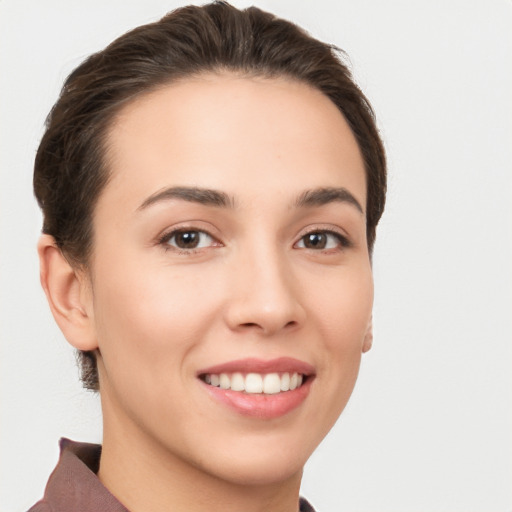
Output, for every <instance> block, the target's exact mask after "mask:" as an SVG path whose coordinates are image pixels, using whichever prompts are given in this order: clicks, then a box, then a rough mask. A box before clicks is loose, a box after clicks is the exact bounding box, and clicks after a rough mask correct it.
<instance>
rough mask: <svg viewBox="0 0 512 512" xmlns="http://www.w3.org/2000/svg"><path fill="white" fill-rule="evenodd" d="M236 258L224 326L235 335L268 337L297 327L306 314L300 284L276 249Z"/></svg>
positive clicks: (251, 252) (287, 262) (283, 255)
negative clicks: (250, 333) (252, 334)
mask: <svg viewBox="0 0 512 512" xmlns="http://www.w3.org/2000/svg"><path fill="white" fill-rule="evenodd" d="M249 252H250V254H241V255H239V259H240V261H237V263H236V265H235V266H236V269H235V268H233V269H232V270H233V272H232V273H231V277H230V279H229V282H230V293H229V303H228V304H227V307H226V309H225V318H226V322H227V324H228V325H229V327H230V328H231V329H232V330H235V331H253V332H255V333H258V334H259V335H262V336H271V335H273V334H276V333H278V332H280V331H283V330H286V331H290V330H293V329H296V328H297V327H299V326H301V325H302V324H303V322H304V319H305V316H306V313H305V309H304V307H303V305H302V302H301V291H300V283H299V281H298V280H297V279H296V276H294V273H293V270H292V268H291V265H290V262H289V261H288V260H287V258H286V255H285V254H280V252H279V250H278V249H275V248H274V249H271V248H266V249H265V248H264V249H260V250H257V251H249Z"/></svg>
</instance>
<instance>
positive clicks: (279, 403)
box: [197, 357, 315, 419]
mask: <svg viewBox="0 0 512 512" xmlns="http://www.w3.org/2000/svg"><path fill="white" fill-rule="evenodd" d="M234 372H240V373H243V374H244V373H284V372H290V373H293V372H297V373H301V374H303V375H304V376H306V377H307V378H306V380H305V382H304V383H303V384H302V385H301V386H300V387H298V388H296V389H294V390H293V391H285V392H281V393H276V394H273V395H266V394H263V393H262V394H252V393H245V392H240V391H233V390H231V389H221V388H219V387H216V386H210V385H209V384H206V382H204V381H203V380H201V379H198V381H199V383H200V384H201V385H202V386H203V389H204V390H205V391H206V392H207V393H208V395H209V396H210V397H211V398H212V399H213V400H214V401H215V402H217V403H220V404H222V405H224V406H227V407H228V408H229V409H231V410H232V411H234V412H235V413H237V414H240V415H242V416H249V417H252V418H260V419H273V418H279V417H282V416H285V415H286V414H288V413H290V412H291V411H293V410H294V409H296V408H298V407H299V406H300V405H301V404H302V403H303V402H304V401H305V400H306V398H307V396H308V395H309V392H310V389H311V384H312V382H313V380H314V376H315V369H314V367H313V366H311V365H310V364H308V363H306V362H304V361H299V360H298V359H294V358H290V357H280V358H278V359H272V360H269V361H265V360H261V359H254V358H249V359H239V360H237V361H229V362H227V363H222V364H219V365H215V366H211V367H208V368H204V369H202V370H200V371H199V372H197V376H198V377H199V376H201V375H204V374H208V373H209V374H212V373H213V374H220V373H234Z"/></svg>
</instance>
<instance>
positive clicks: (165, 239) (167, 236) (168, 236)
mask: <svg viewBox="0 0 512 512" xmlns="http://www.w3.org/2000/svg"><path fill="white" fill-rule="evenodd" d="M181 233H200V235H206V236H207V237H209V238H211V240H212V241H213V242H214V243H213V244H212V246H213V247H215V246H221V245H222V244H221V243H220V242H219V241H218V240H217V239H216V238H215V237H214V236H213V235H210V233H208V232H207V231H205V230H204V229H197V228H192V227H191V228H179V229H174V230H172V231H169V232H167V233H164V234H163V235H162V236H161V237H160V238H159V239H158V244H159V245H161V246H162V247H163V248H164V250H165V251H174V252H177V253H178V254H195V253H197V252H200V251H201V250H203V249H204V247H199V248H195V247H191V248H188V249H186V248H185V249H184V248H180V247H175V246H172V245H170V244H169V242H170V241H171V240H172V239H173V238H174V237H176V236H177V235H179V234H181Z"/></svg>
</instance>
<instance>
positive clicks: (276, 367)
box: [197, 357, 315, 376]
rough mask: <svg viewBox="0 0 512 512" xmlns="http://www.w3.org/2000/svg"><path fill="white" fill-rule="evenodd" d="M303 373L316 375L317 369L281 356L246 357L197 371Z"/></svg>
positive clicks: (203, 373) (209, 372)
mask: <svg viewBox="0 0 512 512" xmlns="http://www.w3.org/2000/svg"><path fill="white" fill-rule="evenodd" d="M235 372H240V373H285V372H289V373H293V372H296V373H301V374H303V375H314V374H315V369H314V367H313V366H312V365H310V364H309V363H306V362H304V361H300V360H299V359H294V358H293V357H279V358H277V359H269V360H264V359H257V358H246V359H237V360H235V361H228V362H225V363H221V364H216V365H214V366H210V367H208V368H204V369H202V370H199V371H198V372H197V375H198V376H199V375H205V374H215V375H217V374H220V373H235Z"/></svg>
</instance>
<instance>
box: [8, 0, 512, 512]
mask: <svg viewBox="0 0 512 512" xmlns="http://www.w3.org/2000/svg"><path fill="white" fill-rule="evenodd" d="M233 3H234V4H235V5H237V6H246V5H249V3H252V2H246V1H234V2H233ZM254 3H256V5H258V6H260V7H262V8H264V9H267V10H270V11H273V12H275V13H276V14H278V15H281V16H283V17H286V18H288V19H291V20H293V21H296V22H297V23H299V24H300V25H302V26H304V27H305V28H307V29H308V30H309V31H310V32H311V33H312V34H313V35H314V36H316V37H318V38H320V39H322V40H325V41H329V42H332V43H335V44H336V45H338V46H339V47H341V48H343V49H344V50H346V51H347V53H348V55H349V56H350V60H351V66H352V69H353V71H354V74H355V76H356V79H357V81H358V83H359V84H360V85H361V87H362V88H363V90H364V91H365V92H366V94H367V95H368V97H369V98H370V100H371V102H372V103H373V105H374V107H375V110H376V112H377V116H378V122H379V126H380V129H381V131H382V135H383V138H384V140H385V143H386V147H387V151H388V157H389V174H390V178H389V197H388V205H387V210H386V212H385V215H384V218H383V221H382V225H381V227H380V230H379V232H378V237H377V245H376V252H375V258H374V270H375V283H376V302H375V313H374V323H375V342H374V347H373V349H372V350H371V351H370V353H368V354H366V355H365V356H364V358H363V364H362V368H361V373H360V377H359V381H358V384H357V386H356V390H355V392H354V395H353V397H352V399H351V402H350V403H349V405H348V407H347V409H346V410H345V412H344V413H343V415H342V417H341V419H340V420H339V422H338V423H337V425H336V427H335V428H334V429H333V431H332V432H331V433H330V435H329V436H328V437H327V439H326V440H325V441H324V442H323V444H322V445H321V446H320V447H319V449H318V450H317V452H316V453H315V454H314V455H313V457H312V458H311V460H310V462H309V463H308V465H307V467H306V470H305V476H304V480H303V489H302V493H303V495H305V496H306V497H308V498H309V499H310V501H311V502H312V503H313V504H314V505H315V506H316V507H317V509H318V510H319V512H328V511H331V512H333V511H350V512H363V511H366V512H370V511H371V512H405V511H407V512H414V511H418V512H441V511H449V512H472V511H475V512H510V511H511V510H512V490H511V487H512V438H511V435H512V434H511V433H512V413H511V409H512V408H511V398H512V372H511V369H512V368H511V363H512V348H511V341H512V322H511V317H512V275H511V261H512V209H511V206H510V204H511V202H512V179H511V177H512V24H511V22H512V3H511V2H510V1H507V0H491V1H488V0H442V1H441V0H402V1H400V0H387V1H382V0H336V1H335V0H332V1H327V0H315V1H313V0H309V1H307V0H286V1H285V0H265V1H263V0H262V1H260V0H255V2H254ZM177 5H178V3H177V2H175V1H172V0H138V1H128V2H127V1H125V0H87V1H83V0H66V1H64V0H42V1H39V0H31V1H27V0H0V144H1V146H0V169H1V175H0V279H1V282H0V338H1V354H0V357H1V358H0V364H1V368H0V370H1V373H0V376H1V377H0V378H1V382H0V393H1V446H0V447H1V454H0V463H1V474H0V488H1V497H0V510H1V511H5V512H7V511H12V512H21V511H24V510H26V509H27V508H28V507H29V506H30V505H31V504H33V503H34V502H35V501H36V500H37V499H39V498H40V497H41V496H42V493H43V489H44V485H45V483H46V480H47V477H48V475H49V473H50V471H51V470H52V468H53V467H54V465H55V462H56V460H57V457H58V449H57V441H58V439H59V437H61V436H67V437H70V438H72V439H76V440H84V441H92V442H101V413H100V408H99V400H98V398H97V397H96V396H95V395H93V394H91V393H88V392H85V391H83V390H82V389H81V387H80V384H79V382H78V377H77V375H78V373H77V369H76V366H75V362H74V356H73V352H72V350H71V349H70V348H69V347H68V345H67V343H66V341H65V340H64V338H63V337H62V335H61V334H60V332H59V331H58V329H57V328H56V326H55V325H54V323H53V319H52V318H51V315H50V312H49V309H48V306H47V304H46V301H45V298H44V296H43V293H42V292H41V290H40V289H39V282H38V263H37V260H36V251H35V245H36V241H37V237H38V234H39V232H40V226H41V217H40V213H39V211H38V208H37V205H36V203H35V200H34V199H33V196H32V191H31V179H32V165H33V158H34V154H35V150H36V148H37V145H38V141H39V139H40V137H41V135H42V130H43V123H44V119H45V116H46V114H47V113H48V111H49V110H50V108H51V106H52V104H53V103H54V101H55V100H56V98H57V95H58V91H59V89H60V86H61V84H62V82H63V80H64V78H65V77H66V76H67V74H68V73H69V72H70V71H71V70H72V69H73V68H74V67H76V66H77V65H78V64H79V63H80V62H81V61H82V60H83V59H84V58H85V57H86V56H87V55H88V54H90V53H92V52H94V51H97V50H99V49H101V48H103V47H104V46H105V45H106V44H107V43H109V42H110V41H111V40H113V39H114V38H115V37H117V36H119V35H121V34H122V33H124V32H125V31H126V30H128V29H130V28H133V27H135V26H137V25H140V24H142V23H145V22H150V21H153V20H156V19H158V18H159V17H161V16H162V15H164V14H165V13H166V12H167V11H169V10H171V9H172V8H174V7H176V6H177Z"/></svg>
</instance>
